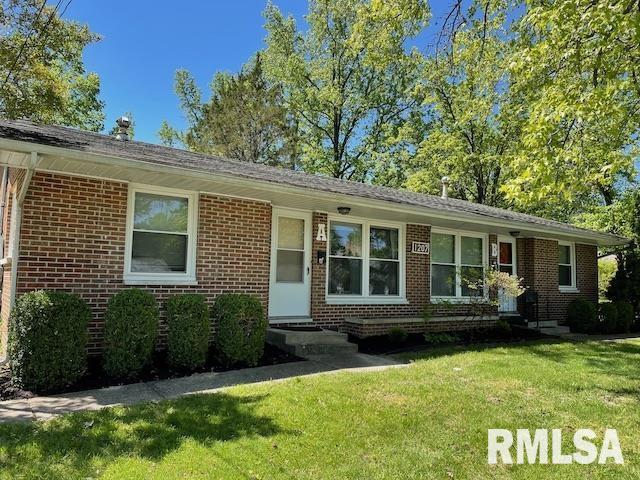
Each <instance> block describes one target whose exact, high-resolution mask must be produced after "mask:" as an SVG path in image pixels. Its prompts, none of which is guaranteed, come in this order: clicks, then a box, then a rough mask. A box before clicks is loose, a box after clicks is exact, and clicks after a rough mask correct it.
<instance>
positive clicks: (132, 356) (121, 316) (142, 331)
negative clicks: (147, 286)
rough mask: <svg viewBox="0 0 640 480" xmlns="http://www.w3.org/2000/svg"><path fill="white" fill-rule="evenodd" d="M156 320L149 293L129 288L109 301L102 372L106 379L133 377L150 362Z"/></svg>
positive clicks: (156, 312) (155, 331)
mask: <svg viewBox="0 0 640 480" xmlns="http://www.w3.org/2000/svg"><path fill="white" fill-rule="evenodd" d="M159 317H160V315H159V312H158V305H157V303H156V300H155V298H154V297H153V295H151V294H150V293H148V292H144V291H142V290H139V289H137V288H132V289H129V290H123V291H121V292H119V293H116V294H115V295H114V296H113V297H111V299H110V300H109V304H108V305H107V311H106V313H105V322H104V336H105V350H104V370H105V372H106V373H107V374H108V375H109V376H111V377H115V378H131V377H135V376H137V375H138V374H139V373H140V372H141V371H142V369H143V368H144V367H145V366H147V365H148V364H149V363H150V362H151V356H152V354H153V348H154V346H155V342H156V335H157V333H158V321H159Z"/></svg>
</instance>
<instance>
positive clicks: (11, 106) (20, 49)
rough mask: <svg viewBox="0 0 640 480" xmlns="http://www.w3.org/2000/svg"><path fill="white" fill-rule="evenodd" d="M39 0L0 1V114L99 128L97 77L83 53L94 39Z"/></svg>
mask: <svg viewBox="0 0 640 480" xmlns="http://www.w3.org/2000/svg"><path fill="white" fill-rule="evenodd" d="M60 3H61V2H59V3H58V4H57V5H56V6H49V5H46V4H45V2H44V1H40V0H3V1H1V2H0V23H1V28H0V115H2V116H4V117H7V118H28V119H32V120H35V121H40V122H45V123H56V124H62V125H70V126H75V127H80V128H83V129H87V130H94V131H98V130H101V129H102V127H103V120H104V115H103V112H102V109H103V103H102V102H101V101H100V99H99V97H98V95H99V92H100V79H99V77H98V75H96V74H95V73H87V72H86V71H85V68H84V64H83V61H82V53H83V51H84V49H85V47H87V45H89V44H91V43H93V42H95V41H97V40H98V36H97V35H95V34H94V33H91V32H90V31H89V29H88V27H87V26H86V25H80V24H78V23H75V22H70V21H66V20H63V19H62V18H61V16H60V12H58V9H57V7H58V6H59V5H60Z"/></svg>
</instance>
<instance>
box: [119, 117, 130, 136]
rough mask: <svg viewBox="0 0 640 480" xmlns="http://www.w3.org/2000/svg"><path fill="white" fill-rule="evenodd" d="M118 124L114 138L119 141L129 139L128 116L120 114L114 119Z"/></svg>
mask: <svg viewBox="0 0 640 480" xmlns="http://www.w3.org/2000/svg"><path fill="white" fill-rule="evenodd" d="M116 124H117V125H118V132H117V133H116V140H120V141H121V142H127V141H129V127H130V126H131V120H129V117H125V116H122V117H120V118H118V119H117V120H116Z"/></svg>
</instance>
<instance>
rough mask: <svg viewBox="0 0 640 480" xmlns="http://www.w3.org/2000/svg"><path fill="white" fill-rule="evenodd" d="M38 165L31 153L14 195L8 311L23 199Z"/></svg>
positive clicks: (13, 288) (13, 298)
mask: <svg viewBox="0 0 640 480" xmlns="http://www.w3.org/2000/svg"><path fill="white" fill-rule="evenodd" d="M37 164H38V153H37V152H31V160H30V161H29V167H28V168H27V173H26V174H25V176H24V180H23V181H22V185H21V186H20V190H19V191H18V192H17V195H15V194H14V200H15V202H16V203H15V205H16V211H15V223H14V231H13V232H12V233H13V243H12V245H11V252H9V254H10V257H11V291H10V292H9V311H11V309H12V308H13V305H14V304H15V302H16V285H17V281H18V257H19V256H20V227H21V226H22V205H23V204H24V199H25V197H26V196H27V191H28V190H29V185H30V184H31V179H32V178H33V174H34V172H35V169H36V165H37Z"/></svg>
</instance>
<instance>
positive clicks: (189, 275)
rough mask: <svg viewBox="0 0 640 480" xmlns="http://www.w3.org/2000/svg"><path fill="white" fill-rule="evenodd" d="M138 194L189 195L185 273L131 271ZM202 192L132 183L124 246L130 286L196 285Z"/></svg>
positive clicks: (127, 282)
mask: <svg viewBox="0 0 640 480" xmlns="http://www.w3.org/2000/svg"><path fill="white" fill-rule="evenodd" d="M136 193H150V194H154V195H163V196H168V197H178V198H186V199H187V201H188V202H189V203H188V205H189V208H188V213H187V215H188V220H187V221H188V225H187V258H186V267H187V268H186V272H185V273H161V272H153V273H144V272H132V271H131V254H132V246H133V220H134V212H135V197H136ZM198 197H199V195H198V193H197V192H193V191H185V190H178V189H174V188H164V187H154V186H147V185H140V184H130V185H129V195H128V198H127V228H126V240H125V248H124V255H125V257H124V275H123V280H124V283H125V284H126V285H196V284H197V281H196V248H197V237H198Z"/></svg>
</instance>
